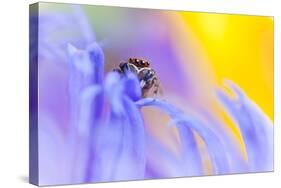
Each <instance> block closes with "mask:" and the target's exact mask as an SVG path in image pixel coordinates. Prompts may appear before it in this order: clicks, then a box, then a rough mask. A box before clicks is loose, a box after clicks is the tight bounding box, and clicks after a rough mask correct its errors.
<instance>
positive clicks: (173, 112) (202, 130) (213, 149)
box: [136, 98, 229, 174]
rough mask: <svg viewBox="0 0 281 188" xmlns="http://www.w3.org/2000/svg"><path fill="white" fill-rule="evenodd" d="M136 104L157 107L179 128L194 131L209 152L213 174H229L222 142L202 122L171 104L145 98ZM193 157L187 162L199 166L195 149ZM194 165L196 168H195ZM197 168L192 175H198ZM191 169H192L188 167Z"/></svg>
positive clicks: (183, 138) (188, 141) (191, 141)
mask: <svg viewBox="0 0 281 188" xmlns="http://www.w3.org/2000/svg"><path fill="white" fill-rule="evenodd" d="M136 104H137V105H138V106H140V107H142V106H151V107H157V108H159V109H160V110H162V111H164V112H166V113H168V114H169V115H170V117H171V118H172V123H173V124H176V125H178V126H177V127H179V126H186V127H188V128H190V129H192V130H194V131H196V132H197V133H198V134H199V135H200V136H201V137H202V139H203V140H204V142H205V144H206V145H207V149H208V152H209V155H210V157H211V160H212V165H213V169H214V174H223V173H229V162H228V159H227V156H226V154H225V151H224V146H223V143H222V141H221V140H220V139H219V137H218V136H217V135H216V134H215V133H214V132H213V131H212V130H211V129H210V128H208V127H207V126H206V125H205V124H204V123H203V122H202V121H200V120H199V119H195V118H194V117H192V116H187V115H185V114H184V113H183V112H181V111H179V110H178V109H176V108H175V107H174V106H172V105H171V104H169V103H167V102H165V101H162V100H159V99H151V98H146V99H142V100H139V101H137V102H136ZM181 136H184V137H182V138H181V139H182V140H185V139H192V137H191V138H190V137H189V138H186V137H185V136H186V135H183V134H182V135H181ZM184 142H185V143H193V142H194V140H186V141H184ZM191 149H192V148H191ZM193 149H194V150H193V151H192V152H193V155H194V156H193V157H191V158H190V159H189V160H190V161H192V160H195V162H196V163H197V165H198V166H199V164H200V162H201V161H200V159H198V158H197V160H196V159H195V156H196V153H197V152H198V151H197V150H196V148H193ZM197 165H196V166H197ZM198 166H197V167H196V168H195V169H194V172H193V173H195V174H196V173H198ZM189 168H192V167H189Z"/></svg>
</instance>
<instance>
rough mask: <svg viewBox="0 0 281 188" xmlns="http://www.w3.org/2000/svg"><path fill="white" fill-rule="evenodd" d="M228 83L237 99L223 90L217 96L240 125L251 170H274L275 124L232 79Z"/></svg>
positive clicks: (218, 91)
mask: <svg viewBox="0 0 281 188" xmlns="http://www.w3.org/2000/svg"><path fill="white" fill-rule="evenodd" d="M226 85H227V86H228V87H229V89H231V91H232V92H234V93H235V94H236V96H237V99H236V100H235V99H232V98H230V97H229V96H228V95H227V94H225V93H224V92H222V91H221V90H217V96H218V98H219V100H220V102H221V103H222V104H223V105H224V107H225V108H226V110H227V111H228V113H229V115H230V116H231V118H232V119H233V121H234V122H235V123H236V124H237V125H238V126H239V128H240V131H241V134H242V137H243V140H244V143H245V146H246V150H247V154H248V163H249V166H250V171H251V172H257V171H271V170H273V124H272V122H271V120H270V119H269V118H268V117H267V115H266V114H264V113H263V112H262V111H261V109H260V108H259V107H258V106H257V105H256V104H255V103H254V102H253V101H252V100H251V99H249V98H248V97H247V96H246V95H245V94H244V93H243V91H242V90H241V89H240V88H239V87H238V86H236V85H235V84H234V83H232V82H230V81H226Z"/></svg>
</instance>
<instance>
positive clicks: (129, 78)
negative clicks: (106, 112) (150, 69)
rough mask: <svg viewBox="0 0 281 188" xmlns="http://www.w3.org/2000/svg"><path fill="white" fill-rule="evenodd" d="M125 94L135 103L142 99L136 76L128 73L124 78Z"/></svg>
mask: <svg viewBox="0 0 281 188" xmlns="http://www.w3.org/2000/svg"><path fill="white" fill-rule="evenodd" d="M124 93H125V94H126V95H128V96H129V97H130V98H131V99H132V100H133V101H137V100H139V99H140V98H141V87H140V83H139V79H138V78H137V76H136V75H135V74H133V73H127V74H126V76H125V77H124Z"/></svg>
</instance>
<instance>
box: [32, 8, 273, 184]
mask: <svg viewBox="0 0 281 188" xmlns="http://www.w3.org/2000/svg"><path fill="white" fill-rule="evenodd" d="M38 16H39V17H38V18H39V25H38V31H39V41H38V80H39V81H38V87H39V101H38V103H39V106H38V109H39V113H38V114H39V115H38V116H39V120H38V121H39V124H38V126H39V182H40V184H41V185H50V184H70V183H86V182H101V181H118V180H119V181H120V180H134V179H148V178H165V177H181V176H198V175H213V174H230V173H245V172H260V171H272V170H273V148H272V147H273V20H272V18H271V17H260V16H242V15H228V14H210V13H198V12H181V11H167V10H166V11H164V10H150V9H136V8H117V7H105V6H87V5H84V6H71V5H67V4H53V3H40V6H39V15H38ZM33 18H34V19H33ZM35 20H36V15H32V14H31V24H35V25H36V21H35ZM129 57H140V58H144V59H147V60H149V61H150V62H151V66H152V68H153V69H154V70H155V71H156V73H157V76H158V77H159V80H160V82H161V87H162V90H163V96H160V97H159V98H144V99H141V97H140V92H141V91H140V88H139V87H138V86H139V83H138V80H137V79H136V77H135V75H133V74H128V75H127V76H126V77H122V78H121V77H120V76H119V75H118V74H115V73H112V72H111V70H112V69H113V68H116V67H117V66H118V65H119V62H120V61H122V60H127V59H128V58H129Z"/></svg>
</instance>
